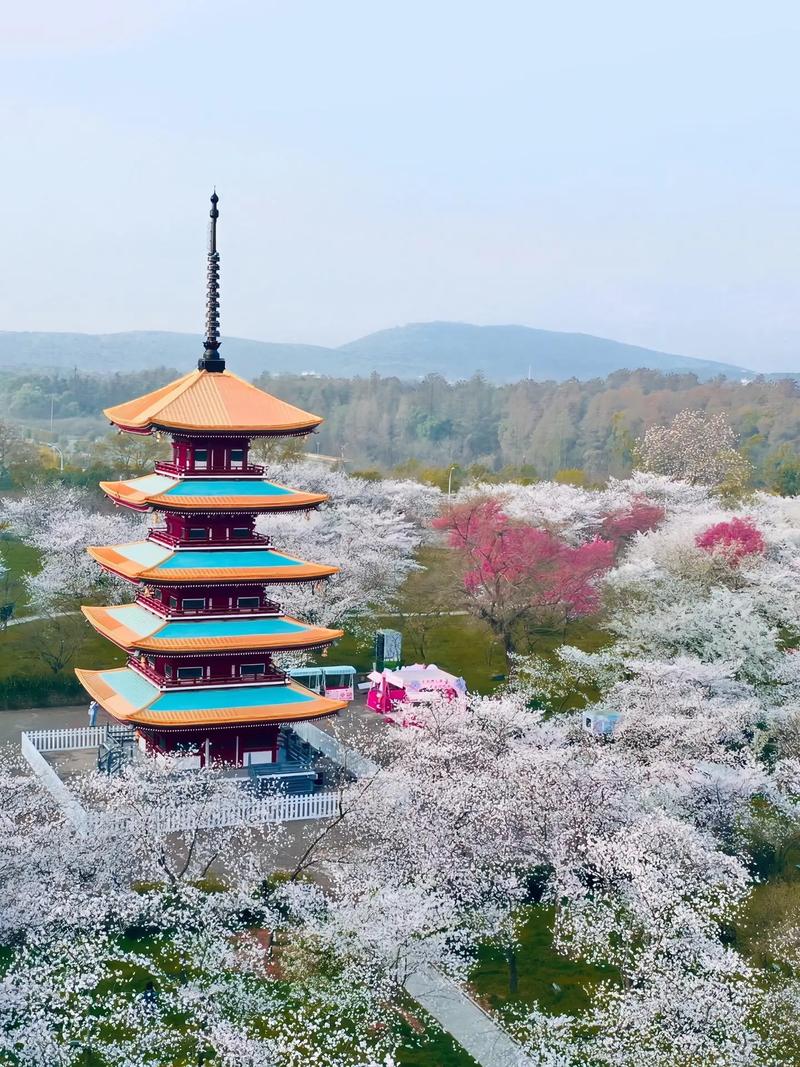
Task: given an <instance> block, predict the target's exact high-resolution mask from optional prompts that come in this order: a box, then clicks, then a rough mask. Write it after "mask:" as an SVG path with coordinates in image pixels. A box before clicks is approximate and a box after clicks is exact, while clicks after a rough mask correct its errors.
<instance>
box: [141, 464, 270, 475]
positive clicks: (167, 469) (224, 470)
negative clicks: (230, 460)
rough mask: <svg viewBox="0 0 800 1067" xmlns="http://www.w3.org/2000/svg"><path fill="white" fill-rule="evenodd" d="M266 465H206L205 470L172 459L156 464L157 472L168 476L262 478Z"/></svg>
mask: <svg viewBox="0 0 800 1067" xmlns="http://www.w3.org/2000/svg"><path fill="white" fill-rule="evenodd" d="M265 471H266V467H261V466H259V464H257V463H248V464H247V466H246V467H236V468H235V469H234V468H233V467H206V468H204V469H203V470H196V469H192V468H189V467H181V466H180V465H179V464H178V463H173V462H172V461H171V460H159V461H158V462H157V463H156V465H155V472H156V474H166V475H168V476H170V477H171V476H173V475H177V477H179V478H219V477H221V476H224V477H226V478H237V477H238V478H261V477H263V476H264V473H265Z"/></svg>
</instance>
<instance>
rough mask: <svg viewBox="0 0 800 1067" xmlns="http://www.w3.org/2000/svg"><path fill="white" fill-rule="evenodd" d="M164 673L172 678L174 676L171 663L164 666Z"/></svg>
mask: <svg viewBox="0 0 800 1067" xmlns="http://www.w3.org/2000/svg"><path fill="white" fill-rule="evenodd" d="M164 674H165V676H166V677H167V678H171V677H172V667H171V666H170V664H169V663H168V664H167V665H166V666H165V667H164Z"/></svg>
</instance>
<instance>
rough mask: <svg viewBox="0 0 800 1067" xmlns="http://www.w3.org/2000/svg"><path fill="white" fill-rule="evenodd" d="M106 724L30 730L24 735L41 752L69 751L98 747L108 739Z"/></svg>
mask: <svg viewBox="0 0 800 1067" xmlns="http://www.w3.org/2000/svg"><path fill="white" fill-rule="evenodd" d="M107 734H108V727H106V726H72V727H68V728H67V729H59V730H29V731H28V732H27V733H25V734H24V735H23V736H24V737H27V738H28V741H29V742H30V743H31V744H32V745H33V747H34V748H35V749H37V751H39V752H68V751H74V750H75V749H82V748H97V747H98V746H99V745H102V743H103V742H104V741H105V740H106V737H107Z"/></svg>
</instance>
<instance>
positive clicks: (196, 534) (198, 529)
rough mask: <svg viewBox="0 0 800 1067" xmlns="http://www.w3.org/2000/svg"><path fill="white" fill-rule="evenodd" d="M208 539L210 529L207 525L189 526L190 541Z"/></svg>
mask: <svg viewBox="0 0 800 1067" xmlns="http://www.w3.org/2000/svg"><path fill="white" fill-rule="evenodd" d="M207 539H208V529H207V528H206V527H205V526H190V527H189V540H190V541H206V540H207Z"/></svg>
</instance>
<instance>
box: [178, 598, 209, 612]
mask: <svg viewBox="0 0 800 1067" xmlns="http://www.w3.org/2000/svg"><path fill="white" fill-rule="evenodd" d="M205 606H206V598H205V597H204V596H193V597H184V599H183V600H182V601H181V607H182V608H183V610H184V611H202V609H203V608H204V607H205Z"/></svg>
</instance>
